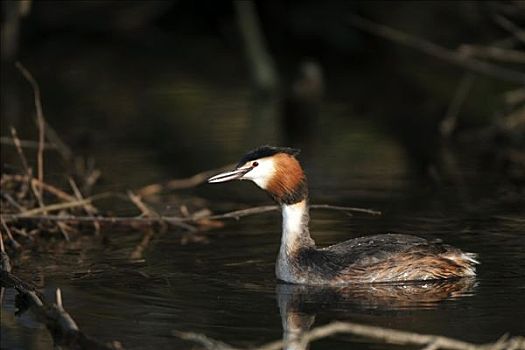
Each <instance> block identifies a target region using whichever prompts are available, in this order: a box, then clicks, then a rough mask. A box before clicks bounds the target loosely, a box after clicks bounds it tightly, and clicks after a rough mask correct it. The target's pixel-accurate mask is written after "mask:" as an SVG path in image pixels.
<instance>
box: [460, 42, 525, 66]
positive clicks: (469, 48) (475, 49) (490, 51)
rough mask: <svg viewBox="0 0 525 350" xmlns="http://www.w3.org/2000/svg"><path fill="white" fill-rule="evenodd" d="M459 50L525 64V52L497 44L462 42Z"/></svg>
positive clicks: (467, 54)
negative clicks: (497, 45)
mask: <svg viewBox="0 0 525 350" xmlns="http://www.w3.org/2000/svg"><path fill="white" fill-rule="evenodd" d="M458 52H459V53H461V54H463V55H466V56H469V57H473V56H475V57H480V58H489V59H492V60H497V61H501V62H509V63H520V64H525V53H523V52H522V51H518V50H512V49H503V48H501V47H496V46H482V45H471V44H462V45H461V46H460V47H459V48H458Z"/></svg>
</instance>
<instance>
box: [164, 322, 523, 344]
mask: <svg viewBox="0 0 525 350" xmlns="http://www.w3.org/2000/svg"><path fill="white" fill-rule="evenodd" d="M338 333H344V334H353V335H357V336H361V337H364V338H369V339H375V340H378V341H380V342H382V343H385V344H396V345H424V346H426V348H428V349H434V350H437V349H449V350H487V349H492V350H496V349H525V338H523V337H520V336H518V337H513V338H510V339H506V338H502V339H500V340H498V341H496V342H494V343H490V344H474V343H468V342H464V341H461V340H456V339H453V338H448V337H444V336H441V335H432V334H419V333H414V332H406V331H400V330H396V329H391V328H383V327H376V326H368V325H363V324H358V323H352V322H332V323H329V324H327V325H325V326H320V327H317V328H314V329H312V330H311V331H308V332H305V333H304V334H302V335H301V336H300V337H299V339H297V342H298V344H297V345H298V346H297V348H298V349H305V348H307V345H308V344H309V343H311V342H313V341H316V340H319V339H323V338H326V337H329V336H332V335H334V334H338ZM172 334H173V335H175V336H177V337H179V338H181V339H185V340H189V341H192V342H195V343H199V344H200V345H202V346H204V347H205V348H206V349H207V350H232V349H236V348H234V347H232V346H231V345H228V344H225V343H223V342H221V341H218V340H214V339H211V338H209V337H207V336H205V335H203V334H200V333H193V332H179V331H172ZM286 346H287V344H286V343H285V342H284V341H282V340H278V341H273V342H271V343H268V344H265V345H262V346H260V347H256V348H251V349H252V350H279V349H283V348H286Z"/></svg>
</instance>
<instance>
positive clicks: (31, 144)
mask: <svg viewBox="0 0 525 350" xmlns="http://www.w3.org/2000/svg"><path fill="white" fill-rule="evenodd" d="M0 143H1V144H3V145H11V146H16V145H15V143H14V142H13V140H12V139H11V138H10V137H7V136H0ZM38 145H39V143H38V142H36V141H32V140H20V146H21V147H22V148H33V149H38ZM56 148H57V147H56V146H55V145H54V144H52V143H44V149H45V150H52V149H56Z"/></svg>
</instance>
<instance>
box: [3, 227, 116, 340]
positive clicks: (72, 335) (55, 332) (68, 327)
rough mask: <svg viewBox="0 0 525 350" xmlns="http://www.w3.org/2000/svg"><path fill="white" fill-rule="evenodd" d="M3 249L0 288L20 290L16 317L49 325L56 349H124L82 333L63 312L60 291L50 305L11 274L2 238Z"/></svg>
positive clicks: (30, 285)
mask: <svg viewBox="0 0 525 350" xmlns="http://www.w3.org/2000/svg"><path fill="white" fill-rule="evenodd" d="M0 248H1V252H0V254H1V265H0V285H1V286H2V288H14V289H16V290H17V292H18V294H19V296H21V298H20V299H17V305H16V306H17V308H18V312H17V314H21V313H23V312H25V311H27V310H30V311H31V312H32V313H33V314H34V315H35V317H36V319H37V320H38V321H40V322H43V323H44V324H45V325H46V327H47V329H48V331H49V333H50V334H51V336H52V337H53V341H54V343H55V346H56V345H58V346H65V347H68V348H71V349H105V350H107V349H122V345H121V344H120V343H119V342H117V341H113V342H111V343H108V344H104V343H102V342H99V341H98V340H96V339H94V338H92V337H89V336H86V335H85V334H84V333H82V332H81V331H80V329H79V327H78V325H77V324H76V322H75V321H74V320H73V318H72V317H71V315H70V314H69V313H68V312H67V311H66V310H65V309H64V306H63V303H62V293H61V291H60V289H57V290H56V302H55V303H51V302H48V301H47V300H46V298H45V297H44V296H43V295H42V294H41V293H39V292H38V291H37V290H36V288H35V287H34V286H33V285H32V284H30V283H27V282H25V281H24V280H22V279H20V278H18V277H17V276H15V275H14V274H13V273H12V272H11V270H12V267H11V264H10V261H9V256H8V255H7V253H5V251H4V243H3V239H2V235H1V234H0Z"/></svg>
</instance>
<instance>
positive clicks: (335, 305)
mask: <svg viewBox="0 0 525 350" xmlns="http://www.w3.org/2000/svg"><path fill="white" fill-rule="evenodd" d="M476 285H477V282H476V279H475V278H461V279H456V280H436V281H426V282H414V283H406V282H405V283H377V284H355V285H346V286H339V287H335V286H307V285H296V284H285V283H280V284H278V285H277V287H276V296H277V302H278V304H279V311H280V314H281V321H282V327H283V342H284V349H286V350H304V349H308V348H309V344H308V343H305V342H303V341H302V338H303V336H304V334H305V333H306V332H308V331H309V330H310V328H311V327H312V325H313V324H314V322H315V317H316V315H317V313H319V312H321V311H323V310H324V311H326V310H334V311H335V310H345V312H346V313H347V312H348V311H349V310H351V311H356V310H363V309H374V310H378V311H387V310H396V309H406V308H415V309H417V308H435V307H437V305H438V303H439V302H441V301H444V300H450V299H457V298H461V297H466V296H470V295H473V291H474V289H475V287H476Z"/></svg>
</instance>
